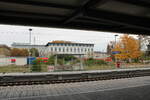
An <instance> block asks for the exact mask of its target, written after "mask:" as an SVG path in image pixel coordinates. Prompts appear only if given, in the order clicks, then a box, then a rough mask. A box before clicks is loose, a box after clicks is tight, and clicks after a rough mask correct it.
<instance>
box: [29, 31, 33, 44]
mask: <svg viewBox="0 0 150 100" xmlns="http://www.w3.org/2000/svg"><path fill="white" fill-rule="evenodd" d="M31 31H32V29H31V28H29V43H30V45H31Z"/></svg>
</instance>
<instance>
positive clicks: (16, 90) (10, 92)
mask: <svg viewBox="0 0 150 100" xmlns="http://www.w3.org/2000/svg"><path fill="white" fill-rule="evenodd" d="M149 93H150V76H145V77H137V78H126V79H115V80H105V81H93V82H79V83H65V84H49V85H31V86H30V85H29V86H28V85H27V86H11V87H10V86H9V87H0V100H8V99H9V100H135V98H136V100H150V95H149ZM133 98H134V99H133Z"/></svg>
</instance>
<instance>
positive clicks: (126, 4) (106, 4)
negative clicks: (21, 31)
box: [0, 0, 150, 35]
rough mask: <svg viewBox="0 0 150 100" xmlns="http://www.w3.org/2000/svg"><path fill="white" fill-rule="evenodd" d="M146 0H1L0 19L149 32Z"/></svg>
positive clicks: (106, 29) (10, 21)
mask: <svg viewBox="0 0 150 100" xmlns="http://www.w3.org/2000/svg"><path fill="white" fill-rule="evenodd" d="M149 5H150V1H149V0H0V23H1V24H16V25H33V26H45V27H56V28H71V29H82V30H96V31H109V32H121V33H137V34H147V35H148V34H149V33H150V13H149V10H150V6H149Z"/></svg>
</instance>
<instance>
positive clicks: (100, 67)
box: [85, 65, 115, 70]
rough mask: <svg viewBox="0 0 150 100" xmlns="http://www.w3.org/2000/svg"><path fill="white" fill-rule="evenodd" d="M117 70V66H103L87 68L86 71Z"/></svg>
mask: <svg viewBox="0 0 150 100" xmlns="http://www.w3.org/2000/svg"><path fill="white" fill-rule="evenodd" d="M109 69H115V66H110V65H101V66H98V65H97V66H85V70H109Z"/></svg>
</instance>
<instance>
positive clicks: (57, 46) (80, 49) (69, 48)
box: [12, 42, 94, 57]
mask: <svg viewBox="0 0 150 100" xmlns="http://www.w3.org/2000/svg"><path fill="white" fill-rule="evenodd" d="M12 47H13V48H26V49H31V48H36V49H37V50H38V51H39V55H40V56H50V55H54V54H70V55H84V56H85V57H92V56H93V52H94V50H93V49H94V44H86V43H72V42H64V43H63V42H62V43H61V42H60V43H55V42H54V43H53V42H48V43H47V44H46V45H30V44H19V43H13V44H12Z"/></svg>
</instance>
